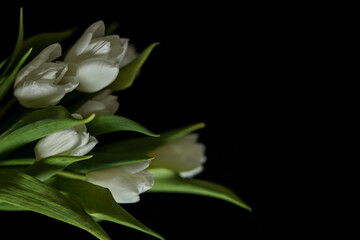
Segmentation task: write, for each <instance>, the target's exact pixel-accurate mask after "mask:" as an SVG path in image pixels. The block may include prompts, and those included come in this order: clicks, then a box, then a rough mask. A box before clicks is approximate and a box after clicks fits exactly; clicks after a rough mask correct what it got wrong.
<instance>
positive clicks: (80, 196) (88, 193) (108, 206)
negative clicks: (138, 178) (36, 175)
mask: <svg viewBox="0 0 360 240" xmlns="http://www.w3.org/2000/svg"><path fill="white" fill-rule="evenodd" d="M52 185H53V186H54V187H56V188H57V189H59V190H60V191H64V192H68V193H71V194H72V196H74V197H76V199H77V200H78V201H79V202H80V204H81V205H82V206H83V208H84V210H85V211H86V212H87V213H88V214H90V215H91V216H92V217H95V218H96V219H101V220H105V221H111V222H114V223H118V224H121V225H124V226H127V227H130V228H134V229H136V230H139V231H142V232H145V233H147V234H150V235H152V236H154V237H157V238H159V239H163V238H162V237H161V236H160V235H159V234H158V233H156V232H154V231H153V230H151V229H150V228H148V227H146V226H145V225H144V224H142V223H141V222H139V221H138V220H137V219H135V218H134V217H133V216H131V215H130V214H129V213H128V212H127V211H125V209H123V208H122V207H121V206H120V205H119V204H117V203H116V202H115V200H114V198H113V197H112V194H111V193H110V191H109V190H108V189H107V188H103V187H100V186H97V185H94V184H92V183H89V182H85V181H81V180H75V179H68V178H62V177H56V178H54V181H53V182H52Z"/></svg>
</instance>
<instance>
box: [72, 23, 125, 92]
mask: <svg viewBox="0 0 360 240" xmlns="http://www.w3.org/2000/svg"><path fill="white" fill-rule="evenodd" d="M104 32H105V25H104V22H103V21H98V22H96V23H94V24H92V25H91V26H90V27H89V28H88V29H87V30H86V31H85V32H84V34H83V35H82V37H81V38H80V39H79V40H78V41H77V42H76V43H75V45H74V46H73V47H72V48H71V49H70V51H69V52H68V54H67V55H66V57H65V62H71V63H75V64H77V66H78V79H79V82H80V84H79V86H78V87H77V90H79V91H82V92H97V91H99V90H101V89H103V88H105V87H106V86H108V85H109V84H111V83H112V82H113V81H114V80H115V78H116V77H117V75H118V73H119V66H120V63H121V61H122V60H123V58H124V55H125V52H126V50H127V46H128V39H125V38H120V37H119V36H118V35H109V36H104Z"/></svg>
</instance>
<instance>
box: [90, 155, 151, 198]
mask: <svg viewBox="0 0 360 240" xmlns="http://www.w3.org/2000/svg"><path fill="white" fill-rule="evenodd" d="M149 164H150V161H145V162H139V163H131V164H126V165H122V166H118V167H112V168H107V169H102V170H96V171H92V172H89V173H87V174H86V179H87V181H89V182H91V183H93V184H96V185H99V186H102V187H106V188H108V189H109V190H110V192H111V193H112V195H113V197H114V199H115V201H116V202H118V203H134V202H138V201H139V200H140V197H139V194H140V193H143V192H145V191H147V190H149V189H150V188H152V187H153V185H154V179H153V176H152V174H151V173H149V172H147V171H144V169H146V168H147V167H148V166H149Z"/></svg>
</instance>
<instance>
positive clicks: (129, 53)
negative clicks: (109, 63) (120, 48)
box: [119, 44, 139, 68]
mask: <svg viewBox="0 0 360 240" xmlns="http://www.w3.org/2000/svg"><path fill="white" fill-rule="evenodd" d="M138 56H139V54H138V53H137V51H136V48H135V46H134V45H133V44H129V46H128V48H127V50H126V53H125V55H124V58H123V60H122V61H121V62H120V65H119V68H122V67H124V66H126V65H128V64H129V63H131V62H132V61H134V60H135V59H136V58H137V57H138Z"/></svg>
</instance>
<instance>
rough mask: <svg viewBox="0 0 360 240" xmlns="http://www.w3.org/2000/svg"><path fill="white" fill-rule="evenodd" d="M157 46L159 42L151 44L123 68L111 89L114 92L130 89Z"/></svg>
mask: <svg viewBox="0 0 360 240" xmlns="http://www.w3.org/2000/svg"><path fill="white" fill-rule="evenodd" d="M157 45H159V43H158V42H156V43H153V44H151V45H150V46H148V47H147V48H146V49H145V50H144V51H143V52H142V53H141V54H140V55H139V56H138V57H137V58H136V59H135V60H134V61H132V62H131V63H129V64H127V65H126V66H124V67H123V68H121V69H120V71H119V74H118V76H117V78H116V79H115V81H114V82H113V83H112V84H111V85H110V86H109V87H110V88H111V89H112V90H114V91H120V90H124V89H126V88H128V87H130V86H131V85H132V84H133V82H134V80H135V77H136V74H137V73H138V71H139V70H140V68H141V67H142V65H143V64H144V62H145V61H146V59H147V58H148V57H149V55H150V53H151V51H152V50H153V49H154V47H155V46H157Z"/></svg>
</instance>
